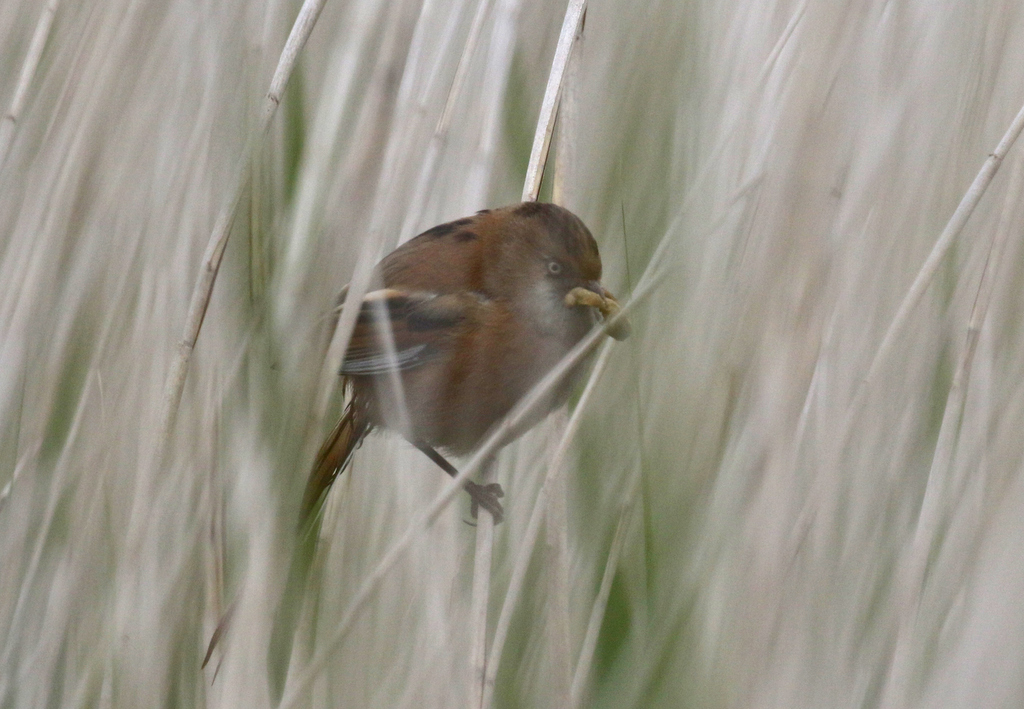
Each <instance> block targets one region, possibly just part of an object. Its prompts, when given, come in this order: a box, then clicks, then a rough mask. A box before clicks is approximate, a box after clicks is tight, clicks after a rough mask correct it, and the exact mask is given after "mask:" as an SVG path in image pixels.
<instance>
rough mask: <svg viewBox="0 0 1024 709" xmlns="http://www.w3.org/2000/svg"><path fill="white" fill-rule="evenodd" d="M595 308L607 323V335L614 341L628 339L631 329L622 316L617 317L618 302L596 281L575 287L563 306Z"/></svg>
mask: <svg viewBox="0 0 1024 709" xmlns="http://www.w3.org/2000/svg"><path fill="white" fill-rule="evenodd" d="M581 305H582V306H589V307H591V308H597V309H598V310H599V311H601V315H602V316H604V321H605V322H606V323H607V331H608V334H609V335H611V336H612V337H614V338H615V339H616V340H625V339H626V338H627V337H629V333H630V331H631V329H632V328H630V326H629V321H628V320H626V318H625V317H624V316H621V315H619V310H620V309H621V308H620V307H619V301H617V300H616V299H615V296H614V295H612V294H611V293H610V292H609V291H608V289H607V288H605V287H604V286H602V285H601V284H600V283H599V282H597V281H587V283H586V285H585V286H577V287H576V288H573V289H572V290H571V291H569V292H568V293H567V294H566V296H565V306H566V307H567V308H576V307H579V306H581Z"/></svg>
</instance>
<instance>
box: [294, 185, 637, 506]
mask: <svg viewBox="0 0 1024 709" xmlns="http://www.w3.org/2000/svg"><path fill="white" fill-rule="evenodd" d="M600 278H601V257H600V255H599V254H598V251H597V243H596V242H595V241H594V237H593V236H591V234H590V231H589V230H588V229H587V227H586V226H585V225H584V224H583V222H582V221H580V219H579V218H578V217H577V216H576V215H574V214H573V213H572V212H570V211H568V210H567V209H564V208H562V207H559V206H557V205H554V204H542V203H536V202H524V203H522V204H518V205H513V206H509V207H503V208H501V209H494V210H483V211H481V212H478V213H477V214H476V215H474V216H472V217H467V218H465V219H458V220H456V221H453V222H448V223H447V224H441V225H439V226H436V227H434V228H432V229H429V230H427V231H425V232H423V233H422V234H420V235H419V236H417V237H416V238H414V239H412V240H410V241H409V242H407V243H405V244H403V245H402V246H400V247H399V248H397V249H395V250H394V251H393V252H391V253H390V254H389V255H388V256H386V257H385V258H384V259H383V260H382V261H381V262H380V264H378V266H377V268H376V271H375V274H374V281H373V284H372V286H371V287H372V288H375V289H376V290H371V291H370V292H369V293H367V294H366V296H365V297H364V298H363V302H362V304H361V306H360V311H359V314H358V318H357V321H356V325H355V330H354V331H353V333H352V338H351V340H350V341H349V346H348V351H347V352H346V353H345V359H344V363H343V364H342V367H341V374H342V375H343V376H344V378H345V383H346V385H347V386H348V387H350V389H351V398H350V400H349V403H348V405H347V407H346V408H345V412H344V414H343V415H342V417H341V420H340V421H339V422H338V424H337V426H335V427H334V430H333V431H332V432H331V434H330V435H329V436H328V437H327V440H325V441H324V443H323V445H322V446H321V448H320V452H319V453H318V455H317V457H316V462H315V464H314V465H313V470H312V472H311V474H310V476H309V482H308V483H307V485H306V492H305V497H304V499H303V504H302V517H303V519H304V520H305V519H308V518H309V516H310V515H311V514H312V513H313V511H314V510H315V509H316V508H317V506H318V504H319V502H320V501H321V500H322V498H323V497H324V494H325V493H326V491H327V490H328V488H329V487H330V485H331V483H332V482H333V481H334V479H335V477H337V475H338V474H339V473H340V472H342V471H343V470H344V469H345V466H346V465H347V464H348V462H349V460H350V459H351V456H352V452H353V451H354V450H355V449H356V447H357V446H358V445H359V444H360V443H361V441H362V439H363V438H364V437H365V436H366V434H367V433H369V432H370V431H371V430H372V429H374V428H377V427H380V428H386V429H390V430H392V431H396V432H398V433H400V434H401V435H402V436H404V437H405V438H406V439H407V440H408V441H409V442H410V443H412V444H413V445H414V446H416V447H417V448H419V449H420V450H421V451H423V452H424V453H425V454H426V455H427V456H429V457H430V459H431V460H433V461H434V462H435V463H437V464H438V465H439V466H440V467H441V468H442V469H443V470H444V471H445V472H447V473H448V474H450V475H453V476H454V475H456V474H457V471H456V469H455V468H454V466H452V465H451V464H450V463H449V462H448V461H447V460H446V459H445V458H444V457H443V456H442V455H441V453H439V452H438V449H440V450H442V451H444V452H445V453H450V454H454V455H459V454H464V453H467V452H469V451H471V450H472V449H473V448H474V447H476V446H477V444H478V443H480V441H481V440H482V439H483V438H484V436H485V435H486V434H487V433H488V431H489V430H490V429H491V427H492V426H494V425H495V424H496V423H497V422H499V421H500V420H501V419H502V418H503V417H504V416H505V415H506V414H507V413H508V412H509V411H510V410H511V409H512V408H513V407H514V406H515V405H516V403H517V402H518V401H519V400H520V399H521V398H522V397H523V396H524V395H525V394H526V393H527V392H528V391H529V390H530V388H531V387H532V386H533V385H534V384H536V383H537V381H538V380H539V379H540V378H541V377H543V376H544V374H546V373H547V372H548V371H549V370H550V369H551V368H552V367H553V366H554V365H555V364H556V363H557V362H558V361H559V360H560V359H561V358H562V357H563V356H564V355H565V354H566V353H567V352H568V351H569V350H570V349H571V348H572V347H573V346H574V345H575V344H576V343H577V342H579V341H580V339H581V338H582V337H583V336H584V335H585V334H586V333H587V331H588V330H590V328H591V327H593V325H594V324H595V323H596V322H597V321H598V315H599V314H602V315H605V316H608V315H610V314H612V313H613V312H615V311H617V309H618V304H617V303H616V302H615V299H614V298H613V297H612V296H611V294H610V293H609V292H608V291H606V290H605V289H604V288H603V287H602V285H601V283H600ZM346 291H347V286H346V289H345V290H343V291H342V295H341V300H342V301H344V297H345V293H346ZM626 327H627V326H625V325H622V326H620V327H619V328H618V329H617V332H613V331H610V333H611V334H612V335H613V336H616V337H618V338H619V339H622V338H623V337H625V336H626V334H627V331H626ZM570 380H571V377H570V378H568V379H567V380H566V381H565V383H564V384H563V385H562V386H560V387H559V388H557V390H556V391H554V392H552V393H551V395H550V396H549V398H548V400H547V401H546V402H545V406H542V407H541V408H540V411H539V413H538V414H537V415H536V416H535V417H534V418H533V420H531V421H529V422H527V424H526V425H524V426H523V427H521V430H518V431H516V432H515V433H514V434H513V435H512V436H510V437H509V439H508V440H506V441H503V444H505V443H508V442H510V441H511V440H512V439H514V438H515V437H517V436H518V435H521V434H522V433H523V432H525V431H526V430H527V429H528V428H530V427H531V426H532V425H533V424H535V423H536V422H537V421H539V420H540V419H541V418H543V417H544V416H546V415H547V414H548V413H549V412H550V411H551V410H552V409H554V408H555V407H557V406H559V405H561V404H562V403H563V402H564V401H565V400H566V398H567V396H568V394H569V391H570V389H571V386H572V382H571V381H570ZM466 490H467V491H468V492H469V494H470V496H471V497H472V501H473V508H472V509H473V514H474V516H475V515H476V510H477V507H478V506H480V507H484V508H485V509H487V510H488V511H490V512H491V513H492V514H493V515H494V518H495V521H496V522H497V521H500V520H501V515H502V508H501V504H500V503H499V502H498V499H497V498H498V497H501V496H502V492H501V488H500V487H499V486H498V485H478V484H476V483H473V482H467V483H466Z"/></svg>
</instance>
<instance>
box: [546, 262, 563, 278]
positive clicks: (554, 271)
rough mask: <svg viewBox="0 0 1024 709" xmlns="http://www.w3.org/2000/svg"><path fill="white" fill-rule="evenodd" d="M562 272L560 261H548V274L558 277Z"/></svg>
mask: <svg viewBox="0 0 1024 709" xmlns="http://www.w3.org/2000/svg"><path fill="white" fill-rule="evenodd" d="M561 272H562V264H560V263H558V261H548V273H550V274H551V275H552V276H557V275H558V274H560V273H561Z"/></svg>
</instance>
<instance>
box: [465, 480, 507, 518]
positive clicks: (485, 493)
mask: <svg viewBox="0 0 1024 709" xmlns="http://www.w3.org/2000/svg"><path fill="white" fill-rule="evenodd" d="M466 492H468V493H469V497H470V500H471V501H470V507H469V513H470V514H471V515H473V519H476V518H477V514H478V513H479V511H480V508H481V507H483V508H484V509H485V510H487V511H488V512H490V513H491V517H493V518H494V523H495V524H499V523H500V522H501V520H502V519H504V517H505V510H504V508H503V507H502V506H501V503H500V502H498V498H499V497H504V496H505V491H504V490H502V489H501V485H499V484H498V483H488V484H487V485H478V484H477V483H475V482H473V481H472V480H467V481H466Z"/></svg>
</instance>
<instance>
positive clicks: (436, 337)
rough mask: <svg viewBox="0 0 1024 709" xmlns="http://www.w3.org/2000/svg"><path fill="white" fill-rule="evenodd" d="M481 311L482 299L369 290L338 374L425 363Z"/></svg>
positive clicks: (358, 373) (459, 295) (376, 372)
mask: <svg viewBox="0 0 1024 709" xmlns="http://www.w3.org/2000/svg"><path fill="white" fill-rule="evenodd" d="M484 307H486V300H485V299H483V298H481V297H479V296H477V295H474V294H471V293H457V294H446V295H437V294H435V293H429V292H423V291H409V290H404V289H401V288H382V289H380V290H375V291H371V292H370V293H367V294H366V297H365V298H363V302H362V304H361V306H360V308H359V316H358V317H357V318H356V325H355V329H354V330H353V331H352V339H351V340H349V345H348V351H347V352H346V353H345V361H344V362H343V363H342V365H341V373H342V374H345V375H348V376H367V375H374V374H380V373H382V372H387V371H392V370H396V369H408V368H410V367H416V366H418V365H420V364H423V363H424V362H427V361H429V360H430V359H432V358H433V357H435V356H436V355H437V354H438V353H439V352H440V351H442V350H443V348H444V346H445V344H446V343H447V342H449V341H450V340H451V339H452V338H453V337H455V336H456V335H457V334H458V333H459V332H460V331H461V329H462V327H463V326H465V325H466V324H467V323H468V322H469V321H471V320H472V319H474V318H476V317H479V315H480V309H481V308H484Z"/></svg>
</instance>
